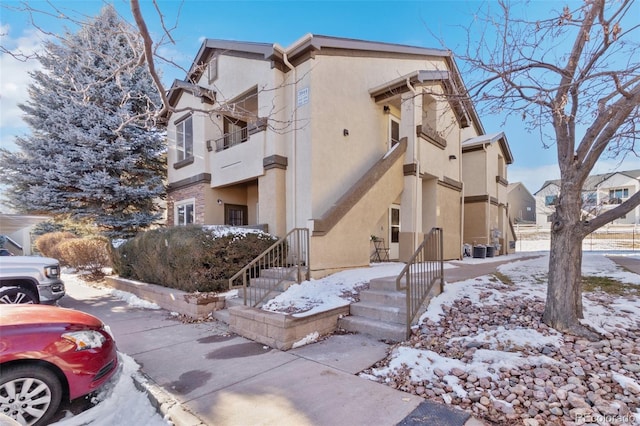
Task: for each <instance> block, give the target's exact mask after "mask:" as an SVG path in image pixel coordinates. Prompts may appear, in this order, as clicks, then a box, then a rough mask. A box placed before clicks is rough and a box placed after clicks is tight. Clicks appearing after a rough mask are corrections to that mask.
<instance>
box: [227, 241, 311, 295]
mask: <svg viewBox="0 0 640 426" xmlns="http://www.w3.org/2000/svg"><path fill="white" fill-rule="evenodd" d="M308 279H309V230H308V229H307V228H295V229H292V230H291V231H289V233H288V234H287V235H285V236H284V237H282V238H281V239H280V240H278V241H277V242H275V243H274V244H273V245H272V246H271V247H269V248H268V249H266V250H265V251H264V252H262V253H261V254H260V255H259V256H258V257H256V258H255V259H253V260H252V261H251V262H250V263H249V264H248V265H247V266H245V267H244V268H242V269H241V270H240V271H238V272H237V273H236V274H235V275H234V276H233V277H231V278H229V289H230V290H231V289H238V290H240V289H242V295H241V296H242V298H243V299H244V305H245V306H246V305H248V306H253V307H257V306H259V305H260V303H262V302H263V301H264V300H265V299H267V296H268V295H269V293H271V292H272V291H274V290H276V289H277V288H278V287H279V286H280V285H281V284H282V283H283V282H285V281H295V282H297V283H301V282H302V281H304V280H308Z"/></svg>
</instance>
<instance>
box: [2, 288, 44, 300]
mask: <svg viewBox="0 0 640 426" xmlns="http://www.w3.org/2000/svg"><path fill="white" fill-rule="evenodd" d="M0 303H5V304H8V303H10V304H14V303H38V298H37V297H36V295H35V294H33V292H32V291H31V290H27V289H26V288H20V287H6V288H3V289H1V290H0Z"/></svg>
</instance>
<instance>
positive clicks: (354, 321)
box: [338, 305, 407, 342]
mask: <svg viewBox="0 0 640 426" xmlns="http://www.w3.org/2000/svg"><path fill="white" fill-rule="evenodd" d="M352 307H353V305H352ZM338 327H340V328H342V329H344V330H346V331H350V332H354V333H362V334H367V335H369V336H372V337H375V338H377V339H383V340H390V341H393V342H403V341H405V340H406V332H407V330H406V327H405V326H404V325H402V324H397V323H383V322H380V321H374V320H372V319H369V318H364V317H360V316H354V315H350V316H348V317H343V318H340V319H339V320H338Z"/></svg>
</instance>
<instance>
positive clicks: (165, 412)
mask: <svg viewBox="0 0 640 426" xmlns="http://www.w3.org/2000/svg"><path fill="white" fill-rule="evenodd" d="M133 384H134V385H135V387H136V388H137V389H139V390H141V391H143V392H146V394H147V397H148V398H149V402H151V405H153V407H154V408H155V409H156V411H157V412H158V414H160V415H161V416H162V417H163V419H165V420H167V421H169V422H171V424H173V425H175V426H207V423H205V422H204V421H202V420H201V419H200V418H199V417H198V416H196V415H195V414H193V413H192V412H190V411H188V410H186V409H185V408H184V407H183V406H182V404H180V402H179V401H177V400H176V399H175V398H174V397H173V395H171V394H169V393H168V392H167V391H165V390H164V389H163V388H162V387H160V386H158V385H156V384H155V382H154V381H153V379H151V377H149V376H148V375H147V374H146V373H145V372H144V371H142V370H138V371H137V373H136V374H134V375H133Z"/></svg>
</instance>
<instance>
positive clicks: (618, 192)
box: [609, 188, 629, 204]
mask: <svg viewBox="0 0 640 426" xmlns="http://www.w3.org/2000/svg"><path fill="white" fill-rule="evenodd" d="M624 198H629V188H620V189H610V190H609V204H620V203H621V202H622V200H623V199H624Z"/></svg>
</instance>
